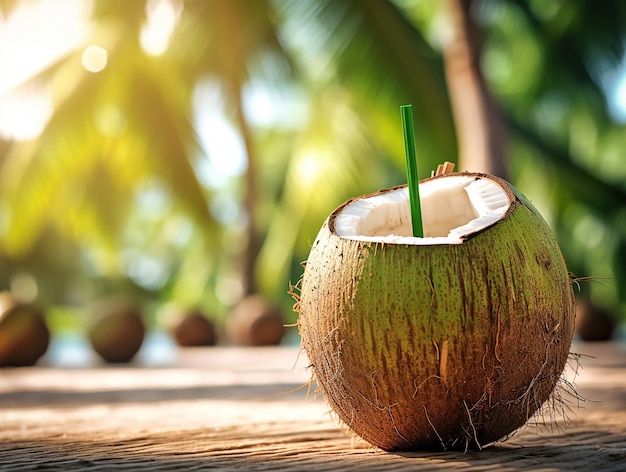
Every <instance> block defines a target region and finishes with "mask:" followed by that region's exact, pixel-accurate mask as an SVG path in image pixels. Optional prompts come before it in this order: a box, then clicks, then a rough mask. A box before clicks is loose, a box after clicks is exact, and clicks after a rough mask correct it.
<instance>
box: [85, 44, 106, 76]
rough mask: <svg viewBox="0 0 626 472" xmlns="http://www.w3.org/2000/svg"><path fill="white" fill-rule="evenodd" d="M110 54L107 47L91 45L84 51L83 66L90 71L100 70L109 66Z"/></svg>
mask: <svg viewBox="0 0 626 472" xmlns="http://www.w3.org/2000/svg"><path fill="white" fill-rule="evenodd" d="M108 59H109V56H108V54H107V51H106V49H104V48H103V47H100V46H89V47H88V48H87V49H85V52H83V57H82V63H83V67H84V68H85V69H86V70H88V71H89V72H94V73H96V72H100V71H101V70H103V69H104V68H105V67H106V66H107V61H108Z"/></svg>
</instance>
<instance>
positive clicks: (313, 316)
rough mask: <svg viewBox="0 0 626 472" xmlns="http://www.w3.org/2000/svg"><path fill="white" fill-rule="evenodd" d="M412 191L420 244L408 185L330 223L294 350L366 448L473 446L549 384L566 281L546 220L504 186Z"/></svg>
mask: <svg viewBox="0 0 626 472" xmlns="http://www.w3.org/2000/svg"><path fill="white" fill-rule="evenodd" d="M420 195H421V206H422V216H423V225H424V237H423V238H415V237H412V235H411V223H410V221H411V220H410V210H409V203H408V199H409V197H408V191H407V188H406V186H402V187H394V188H391V189H387V190H382V191H380V192H377V193H374V194H371V195H367V196H364V197H360V198H355V199H352V200H350V201H348V202H346V203H344V204H343V205H341V206H340V207H339V208H337V209H336V210H335V211H334V212H333V213H332V214H331V215H330V216H329V217H328V219H327V220H326V222H325V223H324V225H323V227H322V228H321V230H320V232H319V234H318V236H317V239H316V240H315V242H314V244H313V246H312V248H311V252H310V255H309V258H308V261H307V263H306V266H305V271H304V274H303V277H302V280H301V286H300V294H299V296H296V298H297V300H298V303H297V304H296V307H295V309H296V310H297V311H298V312H299V317H298V325H299V330H300V333H301V336H302V346H303V348H304V350H305V351H306V353H307V356H308V358H309V361H310V364H311V369H312V372H313V377H314V379H315V381H316V382H317V383H318V385H319V390H321V391H322V392H323V394H324V396H325V398H326V400H327V401H328V403H329V405H330V407H331V409H332V410H333V411H334V412H335V413H336V415H337V416H338V417H339V418H340V420H342V422H343V423H345V425H347V426H348V428H349V429H350V430H352V431H353V432H354V433H355V434H356V435H358V436H360V437H362V438H363V439H365V440H366V441H367V442H369V443H371V444H372V445H374V446H378V447H380V448H382V449H384V450H390V451H391V450H442V449H466V448H468V447H470V448H471V447H474V448H480V447H483V446H485V445H487V444H489V443H492V442H494V441H498V440H500V439H503V438H505V437H507V436H508V435H510V434H511V433H512V432H514V431H515V430H517V429H518V428H520V427H521V426H522V425H524V424H525V423H526V422H527V420H528V419H529V418H530V417H531V416H532V415H533V414H534V413H536V412H538V411H540V410H541V409H542V406H543V405H544V404H546V402H547V401H548V400H549V399H550V398H551V394H552V393H553V391H554V390H555V387H556V386H557V385H558V384H559V380H560V378H561V375H562V372H563V370H564V367H565V364H566V362H567V359H568V355H569V349H570V345H571V341H572V337H573V330H574V317H575V302H574V295H573V290H572V281H571V279H570V275H569V273H568V271H567V267H566V264H565V261H564V259H563V256H562V254H561V251H560V249H559V246H558V244H557V241H556V240H555V237H554V235H553V233H552V231H551V230H550V228H549V226H548V224H547V223H546V222H545V221H544V219H543V218H542V217H541V216H540V214H539V213H538V212H537V210H536V209H535V208H534V207H533V206H532V205H531V204H530V203H529V202H528V200H526V199H525V198H524V197H523V196H522V195H520V194H519V193H518V192H517V191H516V190H515V189H514V188H513V187H512V186H511V185H510V184H509V183H507V182H506V181H504V180H502V179H499V178H497V177H494V176H490V175H485V174H477V173H455V174H444V175H440V176H436V177H432V178H430V179H426V180H424V181H422V182H420ZM550 404H551V403H550V402H548V403H547V405H550Z"/></svg>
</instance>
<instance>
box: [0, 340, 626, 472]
mask: <svg viewBox="0 0 626 472" xmlns="http://www.w3.org/2000/svg"><path fill="white" fill-rule="evenodd" d="M572 351H573V352H576V353H578V354H580V355H581V357H580V364H581V366H580V368H579V369H578V375H577V377H576V378H575V383H576V386H577V389H578V392H579V394H580V395H581V396H582V397H584V399H585V400H580V401H577V400H576V399H575V398H573V397H569V400H570V401H571V404H572V410H571V411H569V412H568V416H569V421H568V422H567V424H564V423H563V421H561V420H562V416H561V415H556V416H555V418H550V415H547V416H545V417H544V418H540V419H539V420H538V421H536V422H534V423H537V424H531V425H528V426H527V427H525V428H523V430H522V431H520V432H518V433H517V434H516V435H514V436H513V437H512V438H511V439H509V440H508V441H506V442H504V443H501V444H498V445H493V446H490V447H488V448H486V449H485V450H482V451H470V452H467V453H465V454H464V453H459V452H442V453H427V452H416V453H402V454H395V453H386V452H383V451H380V450H377V449H375V448H372V447H371V446H369V445H368V444H366V443H364V442H363V441H360V440H356V439H354V438H351V437H350V435H349V434H348V433H347V432H346V431H345V430H343V429H342V428H341V426H339V425H338V424H337V422H336V421H335V419H334V418H333V416H332V415H331V414H329V411H328V408H327V406H326V404H325V402H324V400H323V398H320V396H316V395H314V394H312V393H309V394H308V395H307V389H306V388H302V389H300V390H297V389H298V387H301V386H303V385H306V384H307V381H308V379H309V372H308V371H307V370H306V368H305V367H306V359H305V358H304V356H300V357H298V348H296V347H275V348H231V347H215V348H196V349H186V350H180V351H177V352H176V354H175V355H174V356H172V358H171V359H170V360H169V361H167V362H162V363H160V364H158V363H157V364H156V365H154V364H153V365H150V364H146V363H142V362H141V361H138V362H136V363H135V364H133V365H126V366H105V365H102V364H98V363H94V362H92V363H90V364H89V365H84V366H71V367H67V366H61V367H59V366H58V365H55V364H53V363H50V362H48V363H46V361H45V360H44V361H43V362H42V363H41V364H40V365H38V366H36V367H30V368H18V369H3V370H0V470H8V471H14V470H59V471H65V470H85V471H91V470H142V469H145V470H155V471H162V470H205V469H206V470H293V471H303V470H315V471H323V470H333V471H334V470H360V471H365V470H367V471H373V470H394V471H404V470H407V471H408V470H412V471H413V470H420V471H421V470H504V471H506V470H568V471H569V470H581V471H594V472H597V471H605V470H606V471H609V470H614V471H624V470H626V343H624V342H619V343H618V342H613V343H597V344H592V343H575V344H574V346H573V347H572ZM568 376H569V380H573V373H572V372H569V374H568Z"/></svg>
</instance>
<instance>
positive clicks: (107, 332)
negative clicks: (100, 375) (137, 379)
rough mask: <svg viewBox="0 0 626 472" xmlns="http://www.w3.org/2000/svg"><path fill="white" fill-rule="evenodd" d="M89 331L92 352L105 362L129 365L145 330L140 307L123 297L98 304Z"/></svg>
mask: <svg viewBox="0 0 626 472" xmlns="http://www.w3.org/2000/svg"><path fill="white" fill-rule="evenodd" d="M91 314H92V317H93V320H92V324H91V325H90V327H89V330H88V336H89V342H90V344H91V346H92V348H93V350H94V351H95V352H96V353H97V354H98V355H99V356H100V357H101V358H102V359H103V360H104V361H106V362H109V363H124V362H130V361H131V360H132V359H133V358H134V357H135V355H136V354H137V352H139V349H140V348H141V345H142V344H143V340H144V337H145V334H146V327H145V323H144V320H143V314H142V312H141V309H140V307H139V306H138V305H137V304H135V303H133V302H132V301H130V300H127V299H125V298H110V299H104V300H101V301H99V302H98V303H96V304H95V306H94V307H93V308H92V313H91Z"/></svg>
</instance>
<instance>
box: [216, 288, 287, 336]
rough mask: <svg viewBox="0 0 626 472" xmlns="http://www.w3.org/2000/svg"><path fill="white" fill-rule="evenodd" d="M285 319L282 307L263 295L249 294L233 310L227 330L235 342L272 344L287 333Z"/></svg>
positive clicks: (229, 316)
mask: <svg viewBox="0 0 626 472" xmlns="http://www.w3.org/2000/svg"><path fill="white" fill-rule="evenodd" d="M284 324H285V321H284V319H283V315H282V312H281V311H280V309H279V308H278V307H277V306H275V305H273V304H272V303H270V302H269V301H267V300H266V299H265V298H263V297H262V296H261V295H248V296H247V297H245V298H244V299H243V300H242V301H241V302H239V303H238V304H237V305H235V307H234V308H233V309H232V310H231V312H230V313H229V315H228V320H227V331H228V336H229V338H230V340H231V341H232V342H233V343H234V344H238V345H243V346H272V345H276V344H280V342H281V341H282V339H283V336H284V335H285V326H284Z"/></svg>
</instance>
